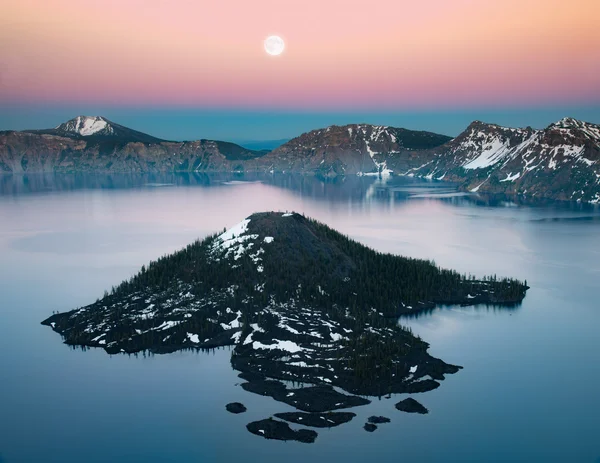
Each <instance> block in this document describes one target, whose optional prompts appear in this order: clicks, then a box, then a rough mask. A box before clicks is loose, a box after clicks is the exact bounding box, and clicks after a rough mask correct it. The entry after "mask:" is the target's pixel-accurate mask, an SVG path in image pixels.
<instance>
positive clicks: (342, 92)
mask: <svg viewBox="0 0 600 463" xmlns="http://www.w3.org/2000/svg"><path fill="white" fill-rule="evenodd" d="M598 18H600V2H598V0H571V1H569V2H567V1H564V0H561V1H557V0H520V1H517V0H505V1H488V0H420V1H414V0H411V1H402V0H380V1H365V0H360V1H352V0H351V1H339V0H301V1H299V0H277V1H275V0H252V1H249V0H243V1H242V0H235V1H234V0H214V1H212V0H211V1H207V0H195V1H194V0H120V1H117V0H103V1H101V2H96V1H92V0H77V1H75V0H4V1H3V2H2V4H1V6H0V103H1V102H2V101H5V102H11V103H25V102H40V101H43V102H48V103H56V102H62V103H69V104H70V103H102V104H104V103H106V104H116V105H153V106H182V105H183V106H209V107H250V108H261V107H275V108H284V109H285V108H289V109H296V108H312V109H320V108H323V109H344V108H379V109H403V108H419V107H424V108H436V107H440V108H441V107H453V106H454V107H456V106H461V107H462V106H485V105H519V104H522V105H532V104H553V103H590V102H592V103H599V102H600V77H599V76H600V30H599V29H598ZM270 34H278V35H281V36H282V37H283V38H284V40H285V42H286V47H287V48H286V51H285V52H284V54H283V55H281V56H279V57H271V56H268V55H267V54H266V53H265V52H264V50H263V47H262V41H263V39H264V38H265V37H266V36H267V35H270Z"/></svg>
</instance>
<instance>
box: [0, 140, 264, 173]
mask: <svg viewBox="0 0 600 463" xmlns="http://www.w3.org/2000/svg"><path fill="white" fill-rule="evenodd" d="M264 154H265V153H264V152H261V151H251V150H247V149H245V148H242V147H241V146H238V145H234V144H232V143H226V142H218V141H211V140H199V141H191V142H159V143H142V142H121V141H120V142H118V143H110V144H109V143H107V142H104V143H99V142H96V141H89V140H85V139H81V138H68V137H64V136H58V135H49V134H37V133H26V132H1V133H0V171H4V172H12V173H23V172H172V171H232V170H240V169H243V162H244V161H247V160H249V159H254V158H257V157H261V156H263V155H264Z"/></svg>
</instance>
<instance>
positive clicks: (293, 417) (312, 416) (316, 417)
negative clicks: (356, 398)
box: [275, 412, 356, 428]
mask: <svg viewBox="0 0 600 463" xmlns="http://www.w3.org/2000/svg"><path fill="white" fill-rule="evenodd" d="M275 416H276V417H277V418H281V419H282V420H285V421H289V422H290V423H296V424H303V425H305V426H310V427H312V428H332V427H334V426H339V425H340V424H344V423H347V422H348V421H350V420H352V418H354V417H355V416H356V413H350V412H328V413H302V412H288V413H275Z"/></svg>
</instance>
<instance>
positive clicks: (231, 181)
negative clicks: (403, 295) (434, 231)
mask: <svg viewBox="0 0 600 463" xmlns="http://www.w3.org/2000/svg"><path fill="white" fill-rule="evenodd" d="M257 182H259V183H264V184H266V185H271V186H274V187H277V188H282V189H285V190H287V191H289V192H293V193H294V194H297V195H299V196H301V197H302V198H307V199H308V198H313V199H317V200H326V201H329V202H340V203H341V202H345V203H350V204H353V203H365V202H378V203H381V204H388V205H390V206H393V205H394V204H395V203H396V202H404V201H407V200H409V199H410V200H436V201H440V202H443V203H446V204H449V205H453V206H459V207H465V206H471V207H472V206H478V207H482V206H483V207H491V208H514V207H518V206H525V205H526V206H534V207H543V208H552V209H554V210H557V211H572V212H578V213H580V212H582V211H583V212H585V211H588V212H590V216H588V217H579V216H578V217H576V218H574V220H596V219H597V218H598V217H600V215H599V214H598V212H599V210H600V207H599V206H597V205H590V204H585V203H566V202H556V201H551V200H540V199H534V198H526V197H520V196H508V195H502V194H497V195H486V194H473V193H467V192H461V191H458V190H457V186H456V185H454V184H452V183H447V182H442V181H436V180H427V179H419V178H414V177H387V178H378V177H374V176H354V175H352V176H347V177H334V178H326V177H319V176H314V175H295V174H273V175H265V174H255V173H247V174H244V173H210V174H209V173H201V172H178V173H160V172H157V173H143V174H142V173H123V174H102V173H98V174H89V173H75V174H48V173H45V174H43V173H42V174H23V175H18V174H1V175H0V196H16V195H27V194H44V193H50V192H67V191H76V190H119V189H144V188H161V187H162V188H169V187H216V186H223V187H226V186H235V185H242V184H249V183H257Z"/></svg>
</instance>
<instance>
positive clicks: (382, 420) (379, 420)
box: [367, 416, 390, 424]
mask: <svg viewBox="0 0 600 463" xmlns="http://www.w3.org/2000/svg"><path fill="white" fill-rule="evenodd" d="M367 421H368V422H369V423H373V424H381V423H389V422H390V419H389V418H386V417H385V416H370V417H369V419H368V420H367Z"/></svg>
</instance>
